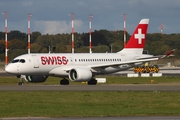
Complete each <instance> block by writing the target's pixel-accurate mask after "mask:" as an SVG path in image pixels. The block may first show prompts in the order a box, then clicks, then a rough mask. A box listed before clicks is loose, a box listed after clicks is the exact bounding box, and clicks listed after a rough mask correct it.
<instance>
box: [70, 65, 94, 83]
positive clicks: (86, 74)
mask: <svg viewBox="0 0 180 120" xmlns="http://www.w3.org/2000/svg"><path fill="white" fill-rule="evenodd" d="M91 78H92V72H91V71H90V70H88V69H85V68H74V69H71V71H70V72H69V79H70V80H71V81H74V82H86V81H89V80H91Z"/></svg>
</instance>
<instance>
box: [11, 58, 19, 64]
mask: <svg viewBox="0 0 180 120" xmlns="http://www.w3.org/2000/svg"><path fill="white" fill-rule="evenodd" d="M17 62H19V59H15V60H13V61H12V62H11V63H17Z"/></svg>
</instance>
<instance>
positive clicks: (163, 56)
mask: <svg viewBox="0 0 180 120" xmlns="http://www.w3.org/2000/svg"><path fill="white" fill-rule="evenodd" d="M174 51H175V49H173V50H171V51H169V52H167V53H166V54H165V55H157V56H150V57H139V58H138V59H137V60H142V59H150V58H159V59H163V58H165V57H169V56H173V55H172V53H174Z"/></svg>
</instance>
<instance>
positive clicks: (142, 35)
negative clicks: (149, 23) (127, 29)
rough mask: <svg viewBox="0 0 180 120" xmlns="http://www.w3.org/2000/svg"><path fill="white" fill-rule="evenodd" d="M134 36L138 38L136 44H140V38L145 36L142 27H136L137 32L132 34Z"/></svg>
mask: <svg viewBox="0 0 180 120" xmlns="http://www.w3.org/2000/svg"><path fill="white" fill-rule="evenodd" d="M134 37H135V38H136V39H138V44H142V39H144V38H145V35H144V34H142V29H138V34H134Z"/></svg>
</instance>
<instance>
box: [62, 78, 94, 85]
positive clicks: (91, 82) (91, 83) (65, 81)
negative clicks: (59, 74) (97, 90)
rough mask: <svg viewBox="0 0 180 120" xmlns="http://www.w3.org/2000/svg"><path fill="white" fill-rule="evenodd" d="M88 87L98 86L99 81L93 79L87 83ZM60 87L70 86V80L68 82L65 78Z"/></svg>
mask: <svg viewBox="0 0 180 120" xmlns="http://www.w3.org/2000/svg"><path fill="white" fill-rule="evenodd" d="M87 84H88V85H96V84H97V80H96V79H94V78H92V79H91V80H90V81H88V82H87ZM60 85H69V80H67V79H66V78H63V79H62V80H60Z"/></svg>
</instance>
